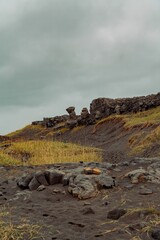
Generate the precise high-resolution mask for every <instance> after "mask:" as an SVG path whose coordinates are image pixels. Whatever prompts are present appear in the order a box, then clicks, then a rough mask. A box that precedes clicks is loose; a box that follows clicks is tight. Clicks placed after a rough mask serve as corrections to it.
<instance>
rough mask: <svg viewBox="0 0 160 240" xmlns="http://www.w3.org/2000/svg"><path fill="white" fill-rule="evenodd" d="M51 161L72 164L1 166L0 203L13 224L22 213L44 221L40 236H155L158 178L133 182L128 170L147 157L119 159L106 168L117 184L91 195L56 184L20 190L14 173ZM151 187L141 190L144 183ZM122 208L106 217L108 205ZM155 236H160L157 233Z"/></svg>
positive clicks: (69, 239) (126, 239)
mask: <svg viewBox="0 0 160 240" xmlns="http://www.w3.org/2000/svg"><path fill="white" fill-rule="evenodd" d="M53 167H55V168H56V169H60V170H64V169H66V168H70V169H74V168H75V164H73V165H72V164H68V165H65V164H64V165H52V166H39V167H38V166H37V167H3V166H1V167H0V193H1V194H0V207H4V206H5V207H6V208H9V209H10V211H11V217H12V221H13V222H14V223H15V224H16V223H18V222H21V221H23V219H26V221H28V222H29V223H31V224H38V225H41V226H42V229H41V234H40V235H41V236H39V237H38V238H37V239H38V240H40V239H41V240H42V239H45V240H53V239H57V240H85V239H88V240H93V239H101V240H106V239H108V240H117V239H118V240H131V239H132V240H140V239H142V240H147V239H154V238H152V236H151V234H152V231H153V230H154V229H157V228H158V229H160V218H159V214H160V202H159V199H160V191H159V184H156V183H149V182H146V181H145V180H144V179H141V180H140V181H139V182H138V183H136V184H133V183H131V181H130V179H129V178H127V177H125V175H126V173H128V172H130V171H131V170H134V169H138V168H140V167H143V168H146V167H147V163H146V162H141V163H133V162H132V161H129V160H128V162H124V163H123V164H117V165H116V166H115V167H114V168H112V169H111V170H109V175H110V176H112V177H114V178H115V179H116V182H117V184H116V186H115V187H113V188H110V189H102V190H100V192H99V194H98V195H97V196H96V197H94V198H90V199H86V200H79V199H77V198H74V197H73V196H72V195H71V194H70V193H69V192H68V190H67V189H68V186H62V184H55V185H52V186H47V187H46V188H45V189H44V190H43V191H37V190H35V191H30V190H28V189H27V190H21V189H20V188H19V187H18V186H17V184H16V179H17V178H18V177H20V176H22V175H23V174H24V173H30V172H36V171H38V170H42V169H43V170H45V169H50V168H53ZM146 188H147V190H149V192H148V191H142V190H143V189H146ZM114 209H116V210H115V212H116V213H118V211H120V212H121V210H123V211H124V210H125V214H124V215H123V216H119V217H117V219H115V218H114V217H111V218H108V216H109V215H108V214H109V212H110V211H112V210H114ZM155 239H159V238H155Z"/></svg>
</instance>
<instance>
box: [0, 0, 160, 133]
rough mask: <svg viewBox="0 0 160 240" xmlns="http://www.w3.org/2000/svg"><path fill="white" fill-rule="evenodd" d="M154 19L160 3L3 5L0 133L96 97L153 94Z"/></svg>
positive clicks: (157, 30) (6, 0)
mask: <svg viewBox="0 0 160 240" xmlns="http://www.w3.org/2000/svg"><path fill="white" fill-rule="evenodd" d="M159 12H160V2H159V0H152V1H150V0H135V1H132V0H119V1H117V0H113V1H109V0H99V1H96V0H85V1H75V0H67V1H66V0H47V1H42V0H32V1H31V0H14V1H11V0H1V2H0V15H1V18H0V108H1V113H2V115H3V117H1V120H0V129H1V132H6V131H10V130H11V129H14V128H18V127H19V126H21V125H23V124H26V123H27V121H28V122H30V121H31V120H36V119H38V118H40V117H43V116H45V115H56V114H62V113H64V111H65V108H66V107H67V106H68V105H73V104H74V105H76V106H77V107H78V110H80V108H81V107H82V106H83V105H85V106H89V103H90V102H91V100H92V99H93V98H97V97H101V96H106V97H125V96H134V95H146V94H150V93H155V92H158V91H159V83H160V80H159V75H160V70H159V64H160V47H159V42H160V25H159V22H160V14H159ZM6 119H8V120H6ZM9 119H14V120H15V122H16V123H17V124H16V123H15V124H13V125H12V124H11V122H10V120H9ZM11 125H12V126H11Z"/></svg>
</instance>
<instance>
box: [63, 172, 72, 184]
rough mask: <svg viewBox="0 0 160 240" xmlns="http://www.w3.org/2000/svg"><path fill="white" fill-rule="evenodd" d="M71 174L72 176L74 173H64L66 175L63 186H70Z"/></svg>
mask: <svg viewBox="0 0 160 240" xmlns="http://www.w3.org/2000/svg"><path fill="white" fill-rule="evenodd" d="M71 176H72V174H66V175H64V177H63V179H62V184H63V186H68V185H69V179H70V177H71Z"/></svg>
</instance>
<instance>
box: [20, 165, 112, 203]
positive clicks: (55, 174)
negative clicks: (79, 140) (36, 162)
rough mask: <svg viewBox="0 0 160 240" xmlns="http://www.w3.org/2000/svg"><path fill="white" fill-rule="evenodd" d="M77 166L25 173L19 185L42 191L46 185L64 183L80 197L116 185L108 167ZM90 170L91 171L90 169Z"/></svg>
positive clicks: (91, 195)
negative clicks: (64, 169)
mask: <svg viewBox="0 0 160 240" xmlns="http://www.w3.org/2000/svg"><path fill="white" fill-rule="evenodd" d="M87 170H88V171H86V168H84V167H81V166H79V167H77V168H76V169H74V170H67V171H65V172H63V171H60V170H57V169H49V170H46V171H39V172H35V173H32V174H29V175H24V176H22V177H20V178H19V179H17V185H18V186H19V187H20V188H21V189H23V190H24V189H30V190H31V191H33V190H38V191H41V190H43V189H44V186H48V185H54V184H62V185H63V186H68V192H69V193H71V194H72V195H73V197H77V198H79V199H88V198H91V197H95V196H96V195H97V194H98V193H99V190H100V189H103V188H112V187H114V186H115V185H116V183H115V179H114V178H112V177H111V176H109V175H108V173H107V170H106V168H101V169H98V170H99V171H98V170H97V168H95V167H94V166H93V167H90V168H87ZM89 170H90V171H89Z"/></svg>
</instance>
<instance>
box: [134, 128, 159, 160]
mask: <svg viewBox="0 0 160 240" xmlns="http://www.w3.org/2000/svg"><path fill="white" fill-rule="evenodd" d="M140 139H141V138H140ZM131 141H132V146H133V147H132V150H131V155H132V154H134V153H143V152H144V151H145V150H146V149H147V148H149V147H150V146H152V145H154V144H159V145H160V126H158V127H157V128H155V129H154V130H153V131H151V132H150V133H149V134H147V136H145V137H144V138H143V139H141V140H140V141H138V138H137V139H135V142H134V145H133V139H132V140H131ZM136 141H137V142H136ZM159 156H160V151H159Z"/></svg>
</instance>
